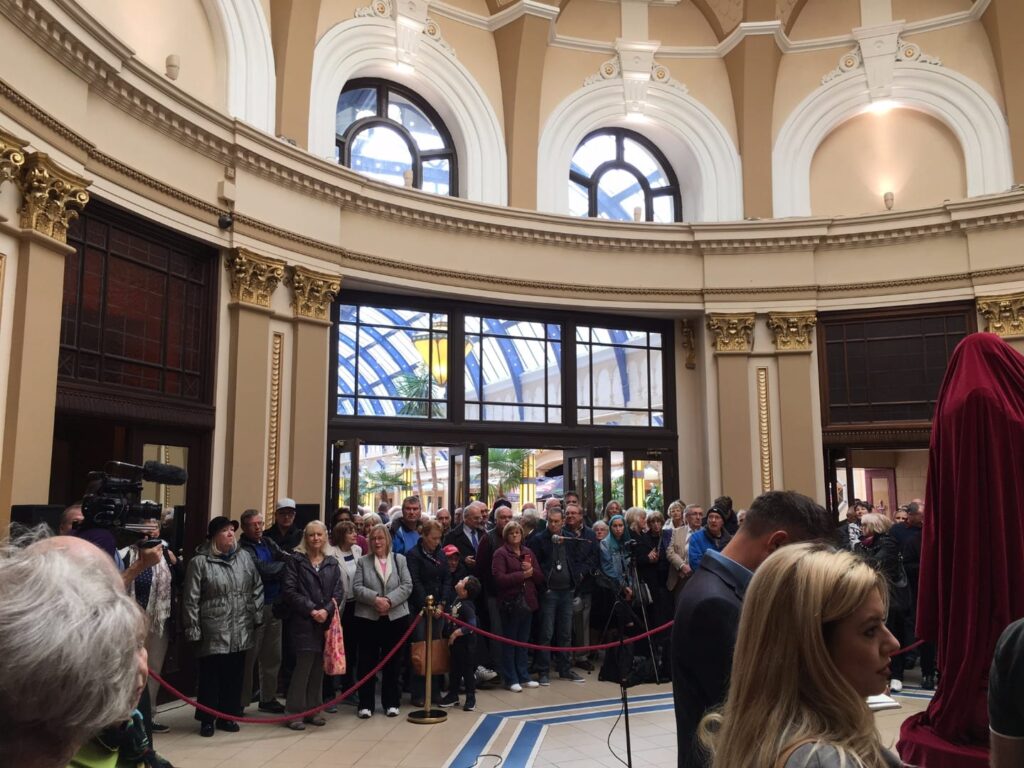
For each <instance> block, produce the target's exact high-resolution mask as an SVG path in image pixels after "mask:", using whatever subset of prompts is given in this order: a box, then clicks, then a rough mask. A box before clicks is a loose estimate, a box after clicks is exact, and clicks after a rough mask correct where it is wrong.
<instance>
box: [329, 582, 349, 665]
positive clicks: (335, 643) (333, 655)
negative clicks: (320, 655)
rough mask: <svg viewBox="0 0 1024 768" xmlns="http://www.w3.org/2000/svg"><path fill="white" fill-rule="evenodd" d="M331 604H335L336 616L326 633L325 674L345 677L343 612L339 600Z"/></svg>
mask: <svg viewBox="0 0 1024 768" xmlns="http://www.w3.org/2000/svg"><path fill="white" fill-rule="evenodd" d="M331 602H332V603H334V616H333V617H332V618H331V623H330V625H329V626H328V627H327V629H326V630H325V631H324V674H325V675H344V674H345V669H346V663H345V633H344V632H342V629H341V610H340V609H339V608H338V601H337V600H334V599H332V600H331Z"/></svg>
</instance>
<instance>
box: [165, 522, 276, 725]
mask: <svg viewBox="0 0 1024 768" xmlns="http://www.w3.org/2000/svg"><path fill="white" fill-rule="evenodd" d="M237 530H238V521H237V520H228V518H226V517H215V518H213V520H211V521H210V525H209V528H208V529H207V535H206V539H207V542H206V544H204V545H203V546H201V547H200V548H199V549H198V550H197V551H196V554H195V556H194V557H193V558H192V559H191V560H190V561H189V564H188V571H187V572H186V574H185V594H184V599H183V611H184V615H185V622H184V623H185V638H186V639H187V640H190V641H192V642H193V643H198V645H197V646H196V647H195V655H196V657H197V658H198V659H199V692H198V696H197V699H198V700H199V703H200V704H203V705H205V706H207V707H210V708H212V709H216V710H218V711H219V712H224V713H226V714H229V715H235V716H236V717H237V716H240V715H241V714H242V708H241V706H240V705H241V700H242V677H243V674H244V667H245V652H246V651H247V650H248V649H249V648H251V647H252V646H253V644H254V643H255V642H256V627H257V625H258V624H259V623H260V622H261V621H262V619H263V581H262V580H261V579H260V575H259V573H258V572H257V570H256V565H255V563H254V562H253V559H252V558H251V557H249V556H248V555H247V554H244V553H242V552H241V551H240V550H239V548H238V547H236V546H235V531H237ZM196 720H198V721H199V722H200V723H201V724H202V725H201V726H200V729H199V733H200V735H202V736H213V731H214V724H215V723H216V727H217V728H219V729H220V730H222V731H231V732H234V731H237V730H238V723H236V722H235V721H234V720H228V719H217V720H216V721H215V720H214V717H213V716H212V715H208V714H206V713H205V712H199V711H198V710H197V711H196Z"/></svg>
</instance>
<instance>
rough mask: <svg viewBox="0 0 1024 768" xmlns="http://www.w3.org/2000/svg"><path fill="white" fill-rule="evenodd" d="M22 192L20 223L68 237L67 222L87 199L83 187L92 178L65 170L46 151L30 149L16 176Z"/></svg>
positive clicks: (41, 231) (48, 233) (24, 226)
mask: <svg viewBox="0 0 1024 768" xmlns="http://www.w3.org/2000/svg"><path fill="white" fill-rule="evenodd" d="M17 181H18V187H19V188H20V189H21V194H22V196H23V199H22V202H21V209H20V211H19V213H20V214H21V227H22V229H32V230H35V231H36V232H39V233H41V234H44V235H46V236H47V237H52V238H53V239H54V240H59V241H60V242H62V243H66V242H67V241H68V225H69V224H70V223H71V221H72V219H76V218H78V214H79V213H81V212H82V209H83V208H85V206H86V203H88V202H89V193H88V192H86V191H85V188H86V187H88V186H89V185H90V184H91V183H92V182H91V181H89V180H88V179H83V178H82V177H81V176H76V175H75V174H73V173H70V172H68V171H65V170H64V169H63V168H61V167H60V166H59V165H57V164H56V163H55V162H53V160H52V159H50V157H49V155H46V154H43V153H42V152H33V153H31V154H30V155H28V156H27V157H26V158H25V163H24V165H23V166H22V168H21V173H20V174H18V177H17Z"/></svg>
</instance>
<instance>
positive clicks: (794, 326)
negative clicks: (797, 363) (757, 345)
mask: <svg viewBox="0 0 1024 768" xmlns="http://www.w3.org/2000/svg"><path fill="white" fill-rule="evenodd" d="M767 323H768V330H770V331H771V332H772V342H773V343H774V344H775V349H776V351H778V352H810V351H811V349H812V348H813V347H814V328H815V326H816V325H817V324H818V315H817V314H816V313H815V312H814V310H811V311H809V312H769V313H768V320H767Z"/></svg>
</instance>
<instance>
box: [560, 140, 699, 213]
mask: <svg viewBox="0 0 1024 768" xmlns="http://www.w3.org/2000/svg"><path fill="white" fill-rule="evenodd" d="M637 211H639V216H638V215H637ZM569 212H570V213H571V214H572V215H573V216H591V217H594V218H598V219H611V220H613V221H636V220H640V221H654V222H658V223H663V224H667V223H670V222H673V221H682V220H683V215H682V205H681V200H680V197H679V182H678V181H676V175H675V173H673V171H672V166H670V165H669V164H668V161H667V160H666V159H665V155H663V154H662V153H661V151H660V150H659V149H658V148H657V147H656V146H654V144H652V143H651V142H650V141H648V140H647V139H645V138H644V137H643V136H641V135H640V134H638V133H635V132H633V131H629V130H626V129H625V128H602V129H600V130H597V131H593V132H591V133H589V134H587V136H585V137H584V139H583V141H581V142H580V145H579V146H578V147H577V148H576V152H575V153H574V154H573V156H572V164H571V165H570V167H569Z"/></svg>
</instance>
